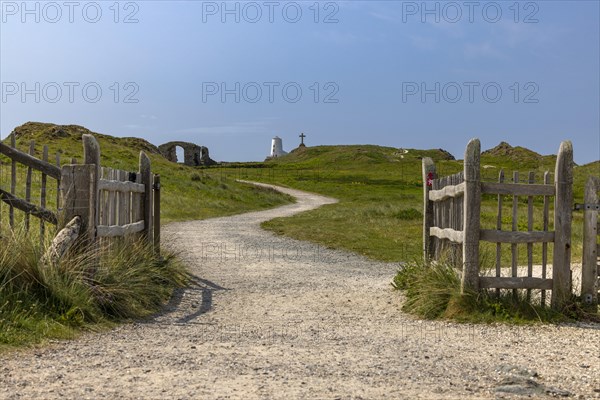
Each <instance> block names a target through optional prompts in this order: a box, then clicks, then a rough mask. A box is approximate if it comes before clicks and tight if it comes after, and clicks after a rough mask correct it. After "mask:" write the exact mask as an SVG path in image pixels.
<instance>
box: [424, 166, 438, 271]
mask: <svg viewBox="0 0 600 400" xmlns="http://www.w3.org/2000/svg"><path fill="white" fill-rule="evenodd" d="M422 166H423V260H424V262H425V263H427V262H428V261H429V260H431V257H433V245H434V238H433V237H431V236H430V235H429V228H431V227H432V226H433V202H432V201H429V190H430V189H431V187H430V186H429V184H430V179H435V178H436V176H435V163H434V162H433V160H432V159H431V158H429V157H424V158H423V160H422Z"/></svg>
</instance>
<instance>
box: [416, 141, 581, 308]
mask: <svg viewBox="0 0 600 400" xmlns="http://www.w3.org/2000/svg"><path fill="white" fill-rule="evenodd" d="M480 152H481V147H480V143H479V140H478V139H473V140H471V141H470V142H469V144H468V145H467V148H466V151H465V158H464V171H463V172H461V173H459V174H455V175H452V176H448V177H443V178H438V177H437V176H436V168H435V164H434V163H433V161H432V160H431V159H430V158H424V159H423V195H424V206H423V207H424V213H423V252H424V257H425V259H426V260H431V259H439V257H440V256H441V254H442V252H447V250H448V249H453V251H452V252H451V254H453V255H454V256H455V257H457V258H458V259H459V260H460V261H461V263H460V264H461V265H462V285H461V290H462V291H463V292H464V291H465V290H467V289H469V290H480V289H494V288H495V289H496V290H497V291H499V290H500V289H513V290H514V291H515V293H516V290H517V289H527V290H528V296H530V294H531V290H532V289H540V290H542V300H543V301H545V295H546V293H545V291H546V290H552V306H553V307H555V308H560V307H561V306H562V304H564V302H565V301H566V300H567V299H568V298H569V297H570V294H571V271H570V260H571V252H570V248H571V242H570V241H571V206H572V201H573V193H572V184H573V149H572V145H571V143H570V142H563V143H561V146H560V149H559V152H558V158H557V161H556V168H555V174H554V184H553V185H551V184H549V174H548V173H546V174H545V175H544V181H543V183H541V184H536V183H535V182H534V177H535V175H534V174H533V173H530V174H529V176H528V180H527V181H526V182H525V183H519V174H518V172H515V173H513V183H506V182H505V179H504V173H503V172H502V171H501V172H500V174H499V178H498V182H482V181H481V173H480ZM485 194H491V195H496V196H497V198H498V200H497V201H498V212H497V218H496V220H497V224H496V229H481V202H482V195H485ZM507 195H508V196H512V215H511V217H512V229H511V230H510V231H506V230H502V221H503V216H502V208H503V204H502V203H503V197H504V196H507ZM521 196H523V197H527V200H528V201H527V206H528V207H527V209H528V211H527V231H518V222H517V218H518V212H517V210H518V201H519V200H518V199H519V197H521ZM534 196H543V199H544V201H543V211H542V213H543V228H542V230H541V231H534V230H533V226H534V224H533V215H534V202H533V197H534ZM551 197H553V198H554V231H549V230H548V226H549V205H550V201H551V200H550V198H551ZM481 241H485V242H491V243H496V271H495V272H496V273H495V276H481V275H480V265H479V263H480V260H479V245H480V242H481ZM550 242H553V243H554V248H553V254H552V278H547V276H546V267H547V261H548V243H550ZM520 243H524V244H526V245H527V258H528V266H527V276H518V268H517V267H518V253H517V245H518V244H520ZM534 243H542V276H541V277H534V276H533V244H534ZM502 244H510V247H511V253H512V254H511V259H512V262H511V276H510V277H506V276H501V254H502ZM457 247H458V249H457Z"/></svg>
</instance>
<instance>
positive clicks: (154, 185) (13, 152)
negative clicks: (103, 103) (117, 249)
mask: <svg viewBox="0 0 600 400" xmlns="http://www.w3.org/2000/svg"><path fill="white" fill-rule="evenodd" d="M82 139H83V164H75V163H73V164H68V165H63V166H62V168H59V167H58V166H55V165H52V164H49V163H48V162H47V161H45V160H38V159H36V158H34V157H33V156H32V155H29V154H26V153H23V152H21V151H19V150H17V149H16V146H15V138H14V134H13V136H12V138H11V143H12V145H11V146H7V145H4V144H1V143H0V153H2V154H4V155H6V156H7V157H9V158H10V159H11V160H12V166H11V176H12V179H11V191H10V192H7V191H5V190H1V189H0V195H1V197H2V201H4V202H5V203H7V204H8V206H9V214H10V215H9V220H10V221H11V222H10V224H11V228H13V227H14V209H18V210H20V211H23V212H24V213H25V221H28V219H29V216H30V215H33V216H36V217H38V218H40V219H41V220H42V221H47V222H51V223H53V224H55V225H58V228H62V227H64V226H65V225H66V224H67V223H68V222H69V221H71V220H72V219H73V218H75V217H80V218H81V228H80V230H79V238H80V239H79V240H81V241H83V242H84V243H86V244H94V243H96V242H97V240H98V239H102V240H106V239H103V238H115V237H124V236H127V235H130V234H139V235H141V236H143V237H144V238H145V239H146V240H148V241H149V242H150V243H153V244H154V249H155V251H156V252H158V251H159V248H160V177H159V176H158V175H153V174H152V172H151V165H150V159H149V158H148V156H147V155H146V154H145V153H144V152H143V151H141V152H140V157H139V171H138V172H127V171H121V170H114V169H111V168H103V167H102V166H101V164H100V147H99V145H98V142H97V141H96V139H95V138H94V137H93V136H92V135H88V134H86V135H83V138H82ZM32 148H33V145H32V146H31V148H30V153H32V154H33V151H32V150H31V149H32ZM44 149H45V150H44V157H45V158H47V153H48V152H47V147H46V146H45V147H44ZM17 163H21V164H24V165H25V166H27V167H28V169H29V170H31V169H36V170H39V171H42V173H43V174H45V175H47V176H50V177H52V178H54V179H56V181H57V185H58V188H59V189H58V191H57V192H58V193H59V194H60V196H59V197H58V198H57V205H58V204H60V207H59V206H57V211H50V210H47V209H46V208H45V200H44V199H45V197H44V190H45V189H44V188H45V180H44V175H42V196H41V199H42V201H41V203H42V204H41V205H39V206H38V205H34V204H32V203H30V200H29V199H28V198H25V199H22V198H19V197H17V196H16V195H15V188H16V186H17V182H16V170H17V167H16V164H17ZM57 164H60V160H59V159H58V158H57ZM29 170H28V171H29ZM27 176H28V177H29V176H30V173H29V172H28V175H27ZM30 191H31V182H30V180H29V179H28V180H27V182H26V193H30ZM59 210H60V212H59ZM42 226H43V225H42Z"/></svg>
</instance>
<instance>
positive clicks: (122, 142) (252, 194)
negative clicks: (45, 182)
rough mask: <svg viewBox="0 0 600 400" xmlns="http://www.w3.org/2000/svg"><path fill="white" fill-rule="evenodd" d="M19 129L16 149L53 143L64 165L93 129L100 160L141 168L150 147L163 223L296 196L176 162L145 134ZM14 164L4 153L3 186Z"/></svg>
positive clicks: (41, 126) (44, 126)
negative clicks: (142, 136)
mask: <svg viewBox="0 0 600 400" xmlns="http://www.w3.org/2000/svg"><path fill="white" fill-rule="evenodd" d="M14 132H15V133H16V141H17V148H19V149H20V150H22V151H27V149H28V147H29V142H30V141H31V140H34V141H35V142H36V153H35V156H36V157H37V158H40V159H41V158H42V146H43V145H48V147H49V153H50V161H51V162H53V163H54V160H55V155H56V154H57V153H59V154H60V159H61V163H62V164H67V163H70V160H71V158H76V159H78V160H79V161H81V159H82V157H83V146H82V141H81V136H82V135H83V134H85V133H91V134H93V135H94V136H95V137H96V139H97V140H98V142H99V144H100V151H101V163H102V165H103V166H106V167H112V168H117V169H123V170H127V171H137V169H138V158H139V152H140V151H141V150H143V151H145V152H146V153H147V154H148V156H149V157H150V160H151V162H152V171H153V172H154V173H156V174H160V175H161V185H162V204H161V206H162V208H161V217H162V219H163V221H164V222H168V221H178V220H189V219H202V218H209V217H214V216H222V215H230V214H236V213H241V212H245V211H250V210H257V209H265V208H270V207H273V206H277V205H280V204H285V203H289V202H290V201H292V200H291V199H290V198H289V197H288V196H285V195H282V194H280V193H278V192H275V191H271V190H266V189H260V188H256V187H254V186H251V185H246V184H242V183H237V182H235V181H234V180H231V179H227V180H225V179H223V178H222V177H221V176H220V175H218V174H206V173H204V172H203V171H202V170H201V169H199V168H196V167H189V166H185V165H183V164H176V163H172V162H170V161H168V160H167V159H165V158H164V157H163V156H162V155H161V154H160V152H159V151H158V148H157V147H156V146H154V145H152V144H151V143H149V142H147V141H146V140H144V139H139V138H130V137H125V138H119V137H113V136H109V135H104V134H100V133H96V132H91V131H89V130H88V129H86V128H84V127H81V126H77V125H55V124H49V123H38V122H28V123H26V124H24V125H22V126H19V127H17V128H15V130H14ZM4 142H5V143H8V142H9V138H6V139H4ZM9 169H10V165H9V160H8V159H7V158H6V157H3V156H0V186H2V187H3V188H5V187H10V170H9ZM17 175H18V176H17V179H18V182H19V185H18V191H17V194H18V195H19V196H21V197H24V193H23V192H24V188H23V183H24V182H25V168H22V169H20V171H19V173H18V174H17ZM38 179H39V178H38ZM35 187H36V180H35V179H34V188H35ZM5 190H6V189H5ZM49 190H50V193H49V194H48V197H49V200H50V201H51V203H50V208H52V207H53V206H54V207H55V203H56V202H55V201H53V199H55V198H56V195H55V193H54V192H52V191H53V190H54V191H55V190H56V189H55V188H54V189H53V188H52V186H51V187H50V188H49ZM33 192H34V195H33V197H34V198H35V196H36V194H35V193H39V191H36V190H35V189H34V191H33ZM3 214H5V213H3ZM18 214H21V213H18ZM3 222H4V221H3Z"/></svg>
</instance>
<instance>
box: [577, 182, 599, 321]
mask: <svg viewBox="0 0 600 400" xmlns="http://www.w3.org/2000/svg"><path fill="white" fill-rule="evenodd" d="M598 190H600V177H594V176H590V177H589V178H588V180H587V182H586V184H585V195H584V201H583V202H584V203H585V205H584V212H583V213H584V214H583V265H582V272H581V299H582V301H583V304H584V306H585V307H586V308H588V307H589V308H590V309H591V310H593V311H595V312H597V311H598V308H597V307H598V279H599V278H598V273H599V271H598V265H597V263H598V249H597V245H596V237H597V235H598V210H595V209H590V208H589V207H591V206H594V205H596V204H598V194H597V192H598Z"/></svg>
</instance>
